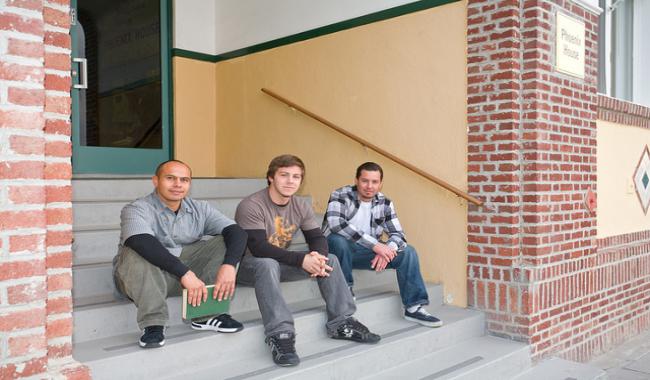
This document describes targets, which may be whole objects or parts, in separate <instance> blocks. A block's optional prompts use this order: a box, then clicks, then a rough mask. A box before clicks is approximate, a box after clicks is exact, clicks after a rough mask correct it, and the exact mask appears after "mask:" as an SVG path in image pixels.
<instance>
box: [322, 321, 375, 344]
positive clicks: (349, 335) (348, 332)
mask: <svg viewBox="0 0 650 380" xmlns="http://www.w3.org/2000/svg"><path fill="white" fill-rule="evenodd" d="M329 335H330V338H333V339H346V340H353V341H355V342H359V343H377V342H379V340H380V339H381V337H380V336H379V335H377V334H373V333H371V332H370V330H368V328H367V327H366V326H364V325H363V324H362V323H361V322H359V321H357V320H356V319H354V318H352V317H349V318H348V319H346V320H345V322H343V323H342V324H341V325H340V326H339V327H338V328H337V329H336V332H335V333H330V334H329Z"/></svg>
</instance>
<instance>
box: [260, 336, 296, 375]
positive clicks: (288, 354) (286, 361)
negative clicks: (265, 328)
mask: <svg viewBox="0 0 650 380" xmlns="http://www.w3.org/2000/svg"><path fill="white" fill-rule="evenodd" d="M265 342H266V344H268V345H269V346H270V347H271V355H272V356H273V361H274V362H275V364H277V365H279V366H281V367H291V366H296V365H298V364H299V363H300V358H299V357H298V354H297V353H296V336H295V335H294V334H292V333H280V334H277V335H273V336H268V337H266V340H265Z"/></svg>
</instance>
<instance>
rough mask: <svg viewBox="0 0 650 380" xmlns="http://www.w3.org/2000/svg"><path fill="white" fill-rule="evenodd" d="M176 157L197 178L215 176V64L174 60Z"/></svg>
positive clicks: (175, 58) (181, 59)
mask: <svg viewBox="0 0 650 380" xmlns="http://www.w3.org/2000/svg"><path fill="white" fill-rule="evenodd" d="M173 66H174V72H173V74H174V158H176V159H178V160H181V161H184V162H186V163H187V164H189V165H190V166H191V167H192V170H193V175H194V176H195V177H214V176H216V174H217V173H216V168H215V165H214V162H215V160H216V154H217V147H216V129H215V126H216V124H217V119H216V110H215V104H216V101H217V100H216V85H215V84H216V77H215V67H214V64H213V63H209V62H201V61H196V60H191V59H186V58H180V57H174V59H173Z"/></svg>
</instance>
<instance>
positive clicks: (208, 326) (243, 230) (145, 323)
mask: <svg viewBox="0 0 650 380" xmlns="http://www.w3.org/2000/svg"><path fill="white" fill-rule="evenodd" d="M304 176H305V165H304V163H303V162H302V161H301V160H300V158H298V157H296V156H292V155H282V156H278V157H276V158H274V159H273V160H272V161H271V162H270V164H269V167H268V171H267V184H268V187H266V188H264V189H262V190H260V191H258V192H256V193H253V194H251V195H249V196H248V197H246V198H245V199H244V200H242V201H241V203H240V204H239V206H238V207H237V211H236V215H235V220H236V221H237V223H238V224H235V222H234V221H232V220H231V219H229V218H227V217H225V216H224V215H223V214H221V213H220V212H219V211H217V210H216V209H215V208H213V207H212V206H210V205H209V204H208V203H207V202H205V201H199V200H193V199H191V198H189V197H187V194H188V191H189V188H190V184H191V169H190V168H189V167H188V166H187V165H186V164H184V163H182V162H181V161H177V160H170V161H166V162H164V163H162V164H160V165H159V166H158V168H157V169H156V174H155V175H154V176H153V177H152V181H153V184H154V188H155V189H154V191H153V192H152V193H151V194H149V195H148V196H146V197H144V198H140V199H138V200H136V201H134V202H132V203H130V204H128V205H126V206H125V207H124V208H123V210H122V214H121V237H120V249H119V252H118V254H117V256H116V257H115V258H114V260H113V271H114V279H115V285H116V287H117V289H118V290H119V291H120V292H121V293H122V294H124V295H126V296H127V297H129V298H130V299H131V300H133V302H134V303H135V305H136V307H137V309H138V310H137V320H138V326H139V327H140V328H141V329H143V330H144V332H143V334H142V336H141V338H140V346H142V347H144V348H150V347H160V346H162V345H163V344H164V343H165V340H164V326H165V325H166V323H167V321H168V319H169V317H168V311H167V303H166V298H167V297H168V296H170V295H180V293H181V287H183V288H185V289H187V290H188V294H189V296H188V299H189V302H190V303H192V304H193V305H196V304H199V303H200V302H202V301H205V300H206V297H207V289H206V287H205V284H206V283H214V284H215V289H214V297H215V298H218V299H219V300H221V299H222V298H229V297H232V295H233V293H234V291H235V277H236V274H237V273H236V272H237V270H236V267H237V264H238V263H239V262H240V261H241V266H240V270H239V274H238V275H237V278H236V280H237V282H238V283H240V284H242V285H248V286H254V287H255V295H256V297H257V302H258V305H259V308H260V312H261V314H262V322H263V324H264V333H265V336H266V343H267V344H268V345H269V346H270V347H271V353H272V357H273V360H274V362H275V363H276V364H278V365H281V366H294V365H297V364H298V363H299V362H300V358H299V357H298V355H297V353H296V350H295V329H294V322H293V317H292V313H291V311H290V310H289V307H288V306H287V304H286V302H285V300H284V297H283V296H282V293H281V290H280V282H283V281H296V280H301V279H306V278H309V277H313V278H315V279H316V280H317V282H318V286H319V288H320V291H321V295H322V297H323V299H324V300H325V303H326V310H327V323H326V326H325V327H326V330H327V334H328V335H329V336H330V337H331V338H334V339H347V340H352V341H356V342H361V343H377V342H378V341H379V340H380V339H381V338H380V336H379V335H377V334H374V333H372V332H370V331H369V330H368V328H367V327H366V326H364V325H363V324H362V323H360V322H359V321H357V320H356V319H355V318H353V317H352V315H353V314H354V313H355V311H356V306H355V303H354V298H353V297H354V294H353V293H352V284H353V278H352V269H353V268H361V269H375V270H376V271H382V270H384V269H385V268H395V269H396V271H397V280H398V284H399V289H400V294H401V297H402V302H403V304H404V307H405V314H404V315H405V318H406V319H408V320H411V321H414V322H418V323H421V324H423V325H426V326H431V327H438V326H441V325H442V322H441V321H440V320H439V319H438V318H436V317H434V316H432V315H431V314H429V313H428V312H427V311H426V310H425V309H424V307H423V306H424V305H427V304H428V295H427V292H426V288H425V286H424V282H423V280H422V275H421V274H420V269H419V263H418V258H417V254H416V252H415V249H414V248H413V247H411V246H410V245H407V244H406V240H405V238H404V232H403V231H402V229H401V226H400V223H399V220H398V219H397V215H396V214H395V209H394V206H393V204H392V202H391V201H390V200H389V199H388V198H386V197H385V196H384V195H383V194H382V193H380V192H379V190H380V189H381V185H382V180H383V170H382V169H381V167H380V166H379V165H377V164H375V163H372V162H367V163H364V164H362V165H361V166H359V168H358V169H357V173H356V178H355V186H345V187H343V188H340V189H338V190H335V191H334V192H333V193H332V195H331V197H330V200H329V203H328V208H327V213H326V215H325V220H324V222H323V231H325V233H328V234H329V236H328V237H327V238H325V236H324V235H323V232H322V231H321V228H320V227H319V225H318V222H317V221H316V218H315V216H314V212H313V210H312V208H311V206H310V205H309V203H308V202H307V201H306V200H305V199H303V198H301V197H296V196H295V194H296V193H297V191H298V189H299V188H300V186H301V184H302V182H303V180H304ZM240 226H241V227H240ZM298 229H300V230H301V231H302V233H303V235H304V236H305V240H306V242H307V245H308V247H309V249H308V251H292V250H289V248H290V245H291V241H292V240H293V238H294V235H295V234H296V233H297V231H298ZM384 233H386V234H387V235H388V241H387V242H386V243H384V242H381V241H380V238H381V237H382V235H383V234H384ZM205 235H213V236H214V235H221V236H214V237H213V238H211V239H209V240H201V239H202V237H203V236H205ZM328 246H329V248H328ZM246 247H248V249H246ZM245 251H246V254H245V255H244V252H245ZM197 273H198V277H197ZM191 327H192V328H193V329H196V330H214V331H219V332H237V331H240V330H241V329H243V326H242V324H241V323H239V322H237V321H235V320H234V319H232V317H230V316H229V315H228V314H221V315H216V316H212V317H209V318H204V319H201V320H198V321H192V324H191Z"/></svg>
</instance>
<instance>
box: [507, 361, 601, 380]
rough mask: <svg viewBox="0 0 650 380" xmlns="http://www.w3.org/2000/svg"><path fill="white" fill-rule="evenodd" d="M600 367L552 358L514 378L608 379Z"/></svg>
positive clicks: (538, 379) (523, 379)
mask: <svg viewBox="0 0 650 380" xmlns="http://www.w3.org/2000/svg"><path fill="white" fill-rule="evenodd" d="M607 378H608V377H607V373H606V372H605V371H603V370H602V369H600V368H598V367H594V366H591V365H588V364H583V363H578V362H573V361H570V360H565V359H560V358H550V359H548V360H545V361H543V362H541V363H538V364H537V365H536V366H534V367H533V368H530V369H528V370H527V371H524V372H522V373H521V374H519V375H517V376H515V377H514V378H513V380H553V379H559V380H569V379H570V380H606V379H607Z"/></svg>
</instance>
